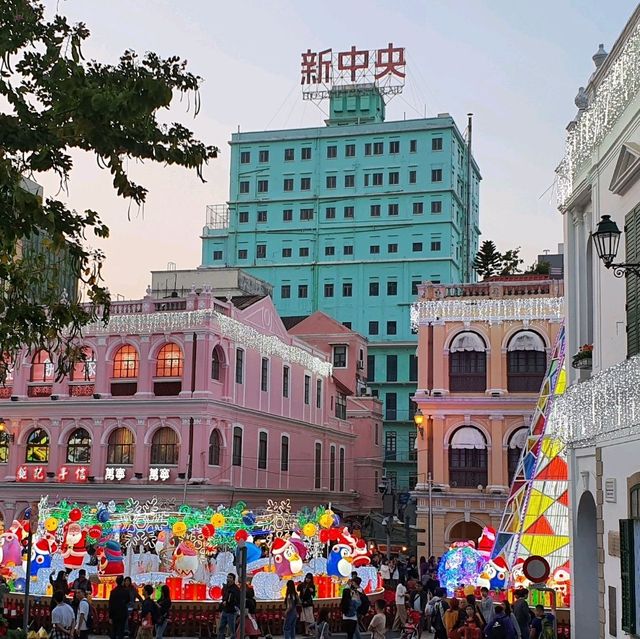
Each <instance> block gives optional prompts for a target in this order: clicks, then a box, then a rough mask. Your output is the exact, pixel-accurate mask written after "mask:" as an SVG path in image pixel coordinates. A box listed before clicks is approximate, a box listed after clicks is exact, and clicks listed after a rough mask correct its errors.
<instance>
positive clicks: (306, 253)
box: [298, 246, 309, 257]
mask: <svg viewBox="0 0 640 639" xmlns="http://www.w3.org/2000/svg"><path fill="white" fill-rule="evenodd" d="M298 255H299V256H300V257H309V247H308V246H301V247H300V248H299V249H298Z"/></svg>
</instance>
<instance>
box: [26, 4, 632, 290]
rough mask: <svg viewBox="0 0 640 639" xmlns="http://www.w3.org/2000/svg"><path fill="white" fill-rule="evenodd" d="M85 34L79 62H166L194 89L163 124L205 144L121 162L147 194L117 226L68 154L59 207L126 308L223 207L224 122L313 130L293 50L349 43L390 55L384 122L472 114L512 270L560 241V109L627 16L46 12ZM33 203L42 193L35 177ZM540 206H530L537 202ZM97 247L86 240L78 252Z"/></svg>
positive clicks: (588, 9) (201, 7) (123, 212)
mask: <svg viewBox="0 0 640 639" xmlns="http://www.w3.org/2000/svg"><path fill="white" fill-rule="evenodd" d="M46 4H47V7H48V8H49V9H50V10H51V11H53V10H54V9H55V7H56V6H57V7H58V8H59V10H60V11H61V12H62V13H64V14H66V15H67V16H68V17H69V18H70V20H72V21H79V20H82V21H84V22H85V23H86V24H87V25H88V27H89V28H90V30H91V32H92V35H91V38H90V40H89V42H88V43H87V44H86V45H85V49H84V53H85V57H88V58H91V57H95V58H98V59H100V60H101V61H103V62H106V61H109V62H115V61H116V59H117V56H118V55H119V54H120V53H121V52H122V51H123V50H125V49H127V48H132V49H134V50H136V51H137V52H138V53H144V52H145V51H147V50H153V51H156V52H157V53H159V54H160V55H163V56H169V55H174V54H177V55H180V56H182V57H183V58H186V59H187V60H188V61H189V68H190V70H191V71H192V72H194V73H197V74H198V75H200V76H202V77H203V78H204V80H205V82H204V84H203V87H202V91H201V100H202V109H201V112H200V115H199V116H198V117H197V118H195V120H194V119H193V117H192V113H187V112H186V102H185V103H183V104H180V103H176V105H175V108H174V109H173V111H174V113H173V114H172V118H173V119H178V120H179V121H182V122H183V123H184V124H186V125H187V126H190V127H192V129H193V130H194V131H195V133H196V134H197V135H198V136H199V137H200V138H201V139H203V140H204V141H205V142H207V143H210V144H215V145H217V146H218V147H220V150H221V154H220V157H219V159H218V160H215V161H213V162H212V163H211V164H210V165H209V166H208V167H207V168H206V169H205V173H204V175H205V178H206V180H207V182H206V183H205V184H203V183H201V182H200V181H199V180H198V179H197V177H196V175H195V174H194V173H190V172H188V171H187V170H183V169H167V168H164V167H162V166H156V165H151V164H146V165H144V166H140V165H134V164H133V163H131V164H130V166H129V170H130V173H131V175H132V176H133V177H134V179H136V180H137V181H139V182H141V183H142V184H144V185H145V186H147V187H148V188H149V191H150V192H149V196H148V200H147V204H146V207H145V210H144V214H142V213H139V214H136V212H135V211H134V212H133V214H132V219H131V220H130V221H129V220H128V219H127V210H128V208H129V205H128V203H127V202H125V201H123V200H121V199H118V198H117V197H116V196H115V194H114V192H113V190H112V188H111V185H110V180H109V174H108V173H107V172H106V171H104V170H100V169H99V168H98V167H97V165H96V162H95V160H94V159H93V158H90V157H88V156H84V157H83V156H81V155H78V156H77V158H76V160H77V161H76V166H75V169H74V172H73V175H72V180H71V182H70V191H69V195H68V200H69V202H70V204H71V205H72V206H74V207H75V208H77V209H84V208H93V209H97V210H98V211H100V212H101V214H102V217H103V219H104V220H105V221H106V222H107V224H108V225H109V226H110V228H111V238H110V239H109V240H108V241H107V242H104V243H102V244H101V246H102V247H103V249H104V250H105V251H106V253H107V265H106V271H105V278H106V281H107V285H108V286H109V287H110V289H111V291H112V293H114V294H115V293H118V294H122V295H124V296H126V297H133V298H137V297H141V296H142V295H143V294H144V290H145V288H146V286H147V284H148V283H149V282H150V275H149V271H150V270H151V269H163V268H165V267H166V265H167V263H168V262H175V263H176V264H177V267H178V268H190V267H196V266H198V265H199V264H200V233H201V231H202V226H203V225H204V222H205V207H206V205H207V204H214V203H222V202H224V201H226V199H227V197H228V173H229V154H228V146H227V141H228V140H229V138H230V135H231V133H232V132H233V131H236V130H237V128H238V126H239V127H240V128H241V130H244V131H252V130H263V129H280V128H295V127H300V126H319V125H322V120H323V117H324V115H323V113H322V112H321V111H319V110H318V108H317V107H316V106H314V105H313V104H311V103H308V102H303V101H302V97H301V94H300V79H299V78H300V75H299V65H300V53H301V52H302V51H303V50H306V49H307V48H311V49H312V50H316V51H317V50H321V49H326V48H333V50H334V51H340V50H345V49H348V48H350V46H351V45H352V44H355V45H356V46H357V47H358V48H368V49H375V48H378V47H383V46H386V44H387V43H388V42H393V43H394V45H396V46H403V47H405V48H406V56H407V84H406V87H405V91H404V93H403V95H402V96H401V97H396V98H394V99H393V100H392V101H391V102H390V103H389V105H388V110H387V119H402V118H403V117H405V115H406V117H407V118H415V117H422V115H423V114H424V110H425V107H426V112H427V115H428V116H429V115H436V114H437V113H439V112H444V111H448V112H449V113H451V114H452V115H453V116H454V117H455V119H456V121H457V123H458V126H459V127H460V129H461V130H462V129H464V127H465V124H466V114H467V112H473V113H474V155H475V158H476V160H477V162H478V164H479V166H480V170H481V172H482V176H483V181H482V183H481V187H480V189H481V190H480V226H481V229H482V237H481V240H483V239H493V240H494V241H496V243H497V245H498V248H500V249H502V250H505V249H507V248H511V247H514V246H522V249H523V250H522V253H523V256H524V257H525V262H526V264H527V265H528V264H530V263H531V262H532V261H533V259H534V257H535V255H536V254H537V253H538V252H542V250H543V249H551V250H552V252H555V248H556V244H557V243H558V242H561V241H562V225H561V218H560V215H559V214H558V212H557V210H556V206H555V196H554V194H553V189H551V188H550V187H551V186H552V184H553V181H554V168H555V166H556V165H557V163H558V161H559V160H560V158H561V156H562V150H563V142H564V134H565V126H566V124H567V123H568V122H569V120H570V119H571V118H572V117H573V115H574V113H575V112H576V108H575V107H574V104H573V99H574V97H575V95H576V93H577V89H578V87H579V86H580V85H583V86H584V85H585V84H586V82H587V80H588V78H589V75H590V74H591V72H592V70H593V63H592V61H591V56H592V55H593V54H594V53H595V51H596V50H597V48H598V43H600V42H603V43H604V44H605V49H606V50H607V51H609V50H610V49H611V46H612V44H613V42H614V41H615V39H616V37H617V36H618V34H619V33H620V31H621V30H622V28H623V27H624V24H625V23H626V21H627V19H628V18H629V16H630V15H631V13H632V12H633V10H634V8H635V3H634V2H632V1H631V0H613V1H611V0H610V1H609V2H605V1H604V0H573V1H568V0H555V1H552V0H539V1H537V2H535V3H533V2H524V1H523V0H519V1H516V2H514V1H513V0H403V1H402V2H397V1H396V2H392V1H391V0H388V1H386V2H382V1H375V0H368V1H367V0H352V1H348V2H347V1H345V0H340V1H337V0H323V1H322V2H317V3H316V2H309V1H302V0H300V1H297V2H296V1H294V0H279V1H276V0H269V1H265V0H237V1H236V2H222V1H219V0H189V1H184V0H183V1H180V2H178V1H176V0H173V1H171V0H136V2H131V1H130V0H128V1H125V0H110V1H109V2H104V0H46ZM38 181H39V182H41V183H42V184H43V185H44V186H45V189H46V191H47V192H49V193H51V192H55V191H56V190H57V185H56V182H55V180H54V179H52V178H49V177H48V176H38ZM543 194H544V195H543ZM92 243H93V244H94V245H97V243H96V242H95V241H93V242H92Z"/></svg>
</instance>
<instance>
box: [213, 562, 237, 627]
mask: <svg viewBox="0 0 640 639" xmlns="http://www.w3.org/2000/svg"><path fill="white" fill-rule="evenodd" d="M239 608H240V588H238V585H237V584H236V576H235V575H234V574H233V573H232V572H230V573H229V574H228V575H227V583H226V584H225V585H224V587H223V588H222V601H221V602H220V622H219V623H218V639H224V633H225V630H226V629H227V626H229V628H230V629H231V637H232V638H233V637H235V636H236V617H237V615H238V612H239Z"/></svg>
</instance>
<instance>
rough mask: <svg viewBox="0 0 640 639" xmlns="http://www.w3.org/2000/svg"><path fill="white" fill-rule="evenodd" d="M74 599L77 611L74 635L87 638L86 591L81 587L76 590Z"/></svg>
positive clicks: (87, 609)
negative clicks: (76, 603)
mask: <svg viewBox="0 0 640 639" xmlns="http://www.w3.org/2000/svg"><path fill="white" fill-rule="evenodd" d="M76 600H77V602H78V612H76V623H75V635H76V637H79V639H87V638H88V637H89V626H88V622H89V610H90V608H89V602H88V601H87V593H86V592H85V591H84V590H83V589H82V588H78V590H76Z"/></svg>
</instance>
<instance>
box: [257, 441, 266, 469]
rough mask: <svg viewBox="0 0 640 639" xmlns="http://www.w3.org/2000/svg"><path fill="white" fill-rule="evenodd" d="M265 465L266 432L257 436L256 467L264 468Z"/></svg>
mask: <svg viewBox="0 0 640 639" xmlns="http://www.w3.org/2000/svg"><path fill="white" fill-rule="evenodd" d="M266 467H267V433H260V435H259V436H258V468H259V469H260V470H265V469H266Z"/></svg>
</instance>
